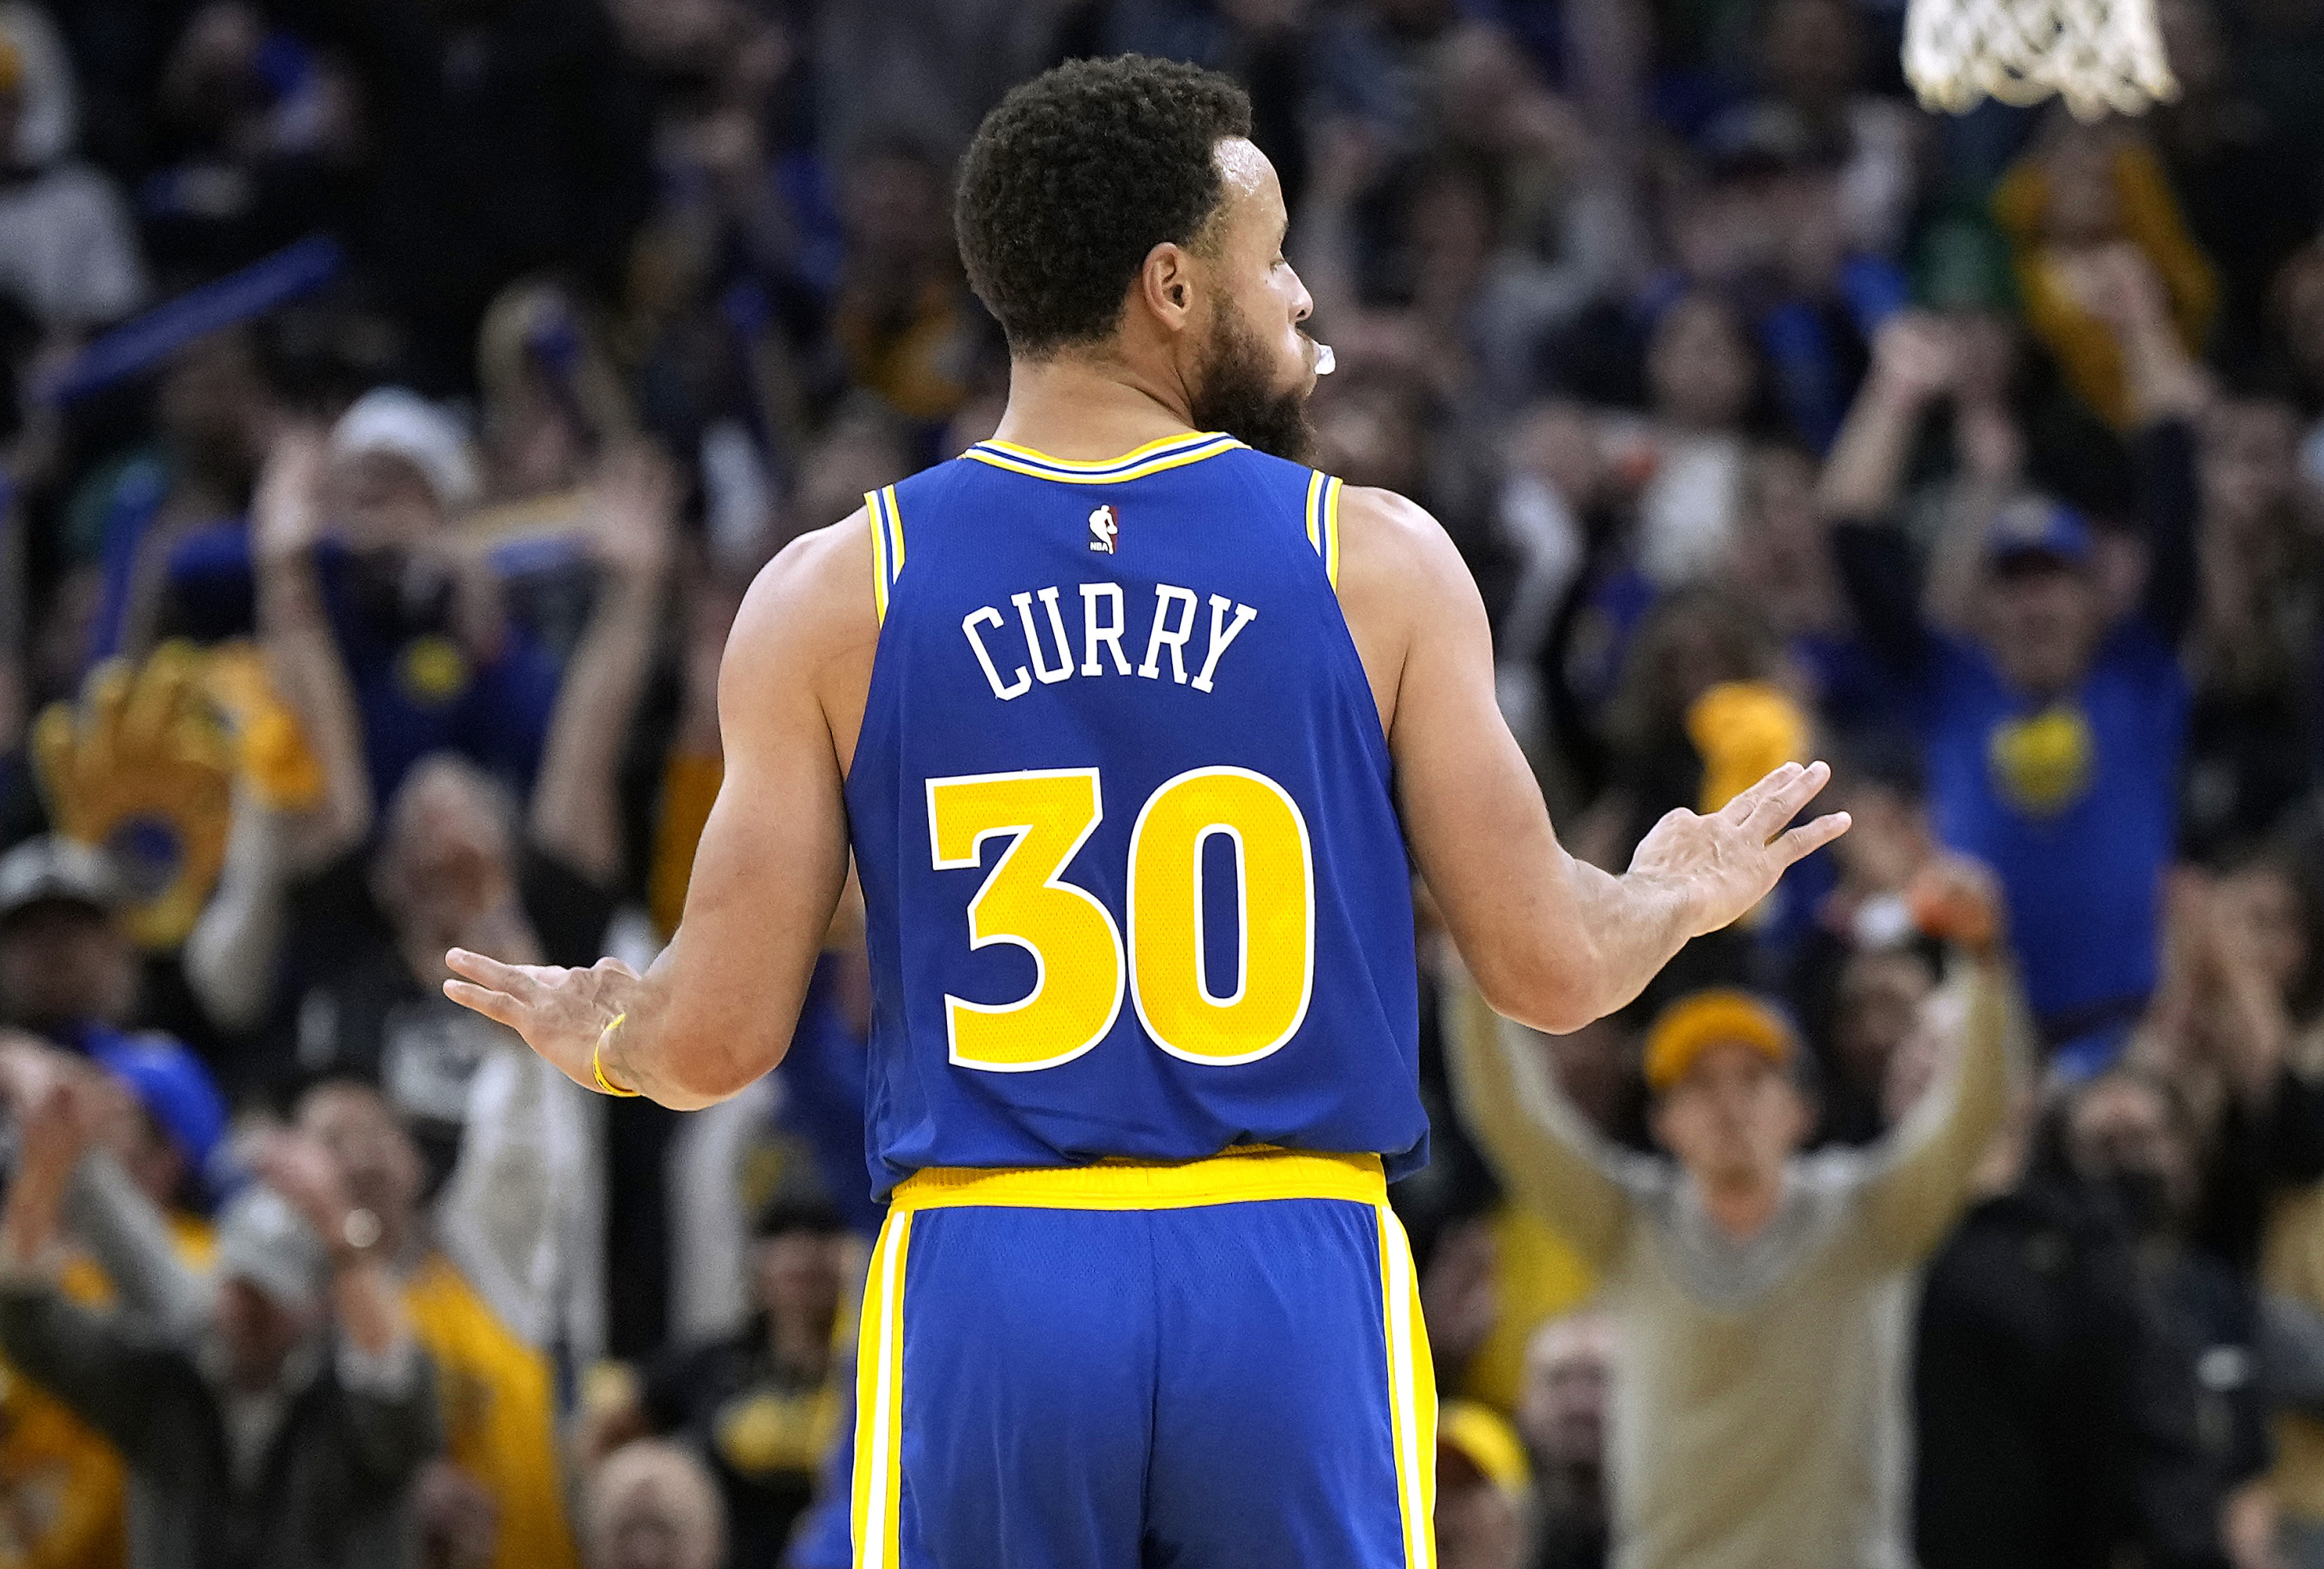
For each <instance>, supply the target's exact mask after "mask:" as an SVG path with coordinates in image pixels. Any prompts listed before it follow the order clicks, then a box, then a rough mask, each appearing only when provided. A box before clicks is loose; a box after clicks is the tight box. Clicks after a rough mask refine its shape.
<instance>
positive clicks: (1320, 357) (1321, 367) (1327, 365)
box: [1315, 343, 1333, 376]
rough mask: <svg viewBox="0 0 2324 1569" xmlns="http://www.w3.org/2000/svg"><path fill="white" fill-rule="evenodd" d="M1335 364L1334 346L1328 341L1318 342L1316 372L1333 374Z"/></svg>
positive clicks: (1318, 373) (1320, 374)
mask: <svg viewBox="0 0 2324 1569" xmlns="http://www.w3.org/2000/svg"><path fill="white" fill-rule="evenodd" d="M1332 365H1333V359H1332V346H1331V345H1330V344H1328V343H1319V344H1317V345H1316V346H1315V374H1317V375H1319V376H1328V375H1330V374H1332Z"/></svg>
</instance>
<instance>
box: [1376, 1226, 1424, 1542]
mask: <svg viewBox="0 0 2324 1569" xmlns="http://www.w3.org/2000/svg"><path fill="white" fill-rule="evenodd" d="M1377 1207H1378V1213H1379V1251H1380V1309H1381V1314H1382V1317H1383V1320H1384V1322H1385V1323H1386V1324H1387V1328H1388V1335H1387V1339H1388V1409H1389V1411H1390V1413H1391V1416H1392V1419H1393V1425H1394V1430H1395V1439H1396V1501H1397V1512H1398V1514H1399V1515H1400V1516H1401V1517H1402V1518H1403V1522H1404V1562H1405V1569H1435V1564H1436V1370H1435V1367H1434V1364H1433V1363H1432V1362H1431V1361H1429V1354H1428V1329H1427V1326H1426V1325H1425V1324H1423V1323H1422V1322H1421V1317H1420V1284H1419V1282H1418V1281H1417V1280H1416V1278H1414V1275H1413V1269H1412V1243H1411V1241H1409V1240H1408V1239H1407V1238H1406V1236H1405V1233H1404V1223H1403V1222H1402V1221H1399V1220H1397V1218H1396V1212H1395V1211H1394V1210H1392V1209H1390V1208H1389V1207H1388V1205H1387V1204H1385V1203H1382V1204H1379V1206H1377Z"/></svg>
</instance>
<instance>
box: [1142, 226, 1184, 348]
mask: <svg viewBox="0 0 2324 1569" xmlns="http://www.w3.org/2000/svg"><path fill="white" fill-rule="evenodd" d="M1193 261H1194V258H1193V257H1192V256H1190V255H1188V254H1187V253H1186V248H1185V246H1184V245H1178V244H1176V242H1175V241H1170V240H1165V241H1163V242H1162V243H1161V244H1160V245H1157V246H1155V247H1154V248H1153V249H1152V250H1150V251H1148V252H1147V253H1146V262H1145V264H1144V265H1143V266H1141V267H1139V270H1138V293H1139V299H1140V300H1142V301H1143V302H1144V304H1145V306H1146V309H1148V310H1149V311H1151V312H1152V313H1153V314H1154V317H1155V319H1156V320H1157V321H1159V322H1160V323H1161V324H1162V325H1163V326H1164V327H1165V328H1168V329H1170V330H1171V331H1174V332H1175V331H1177V330H1180V329H1181V328H1185V325H1186V324H1187V322H1188V320H1189V319H1190V318H1191V317H1192V315H1193V312H1194V267H1193V264H1192V263H1193Z"/></svg>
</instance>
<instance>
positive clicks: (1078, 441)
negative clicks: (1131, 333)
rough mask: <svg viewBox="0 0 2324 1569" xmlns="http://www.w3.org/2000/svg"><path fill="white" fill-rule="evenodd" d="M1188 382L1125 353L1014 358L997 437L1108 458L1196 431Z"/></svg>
mask: <svg viewBox="0 0 2324 1569" xmlns="http://www.w3.org/2000/svg"><path fill="white" fill-rule="evenodd" d="M1190 408H1191V400H1190V398H1189V396H1188V393H1187V390H1186V388H1185V386H1184V385H1183V384H1181V383H1179V381H1178V380H1177V379H1176V377H1175V376H1173V375H1171V374H1169V367H1168V366H1167V365H1165V366H1164V367H1162V370H1161V372H1160V373H1159V374H1157V373H1155V372H1150V371H1147V370H1144V369H1142V368H1140V367H1138V366H1135V365H1130V364H1128V363H1127V362H1126V361H1124V360H1123V359H1121V358H1120V357H1115V356H1106V357H1098V356H1094V355H1091V356H1084V355H1055V356H1053V357H1051V358H1048V359H1045V360H1022V359H1019V360H1012V361H1011V362H1010V366H1009V407H1008V409H1007V410H1006V411H1004V412H1003V413H1002V414H1001V427H1000V429H997V430H995V431H994V432H993V437H994V438H995V439H996V440H1001V441H1008V442H1013V443H1015V444H1016V445H1017V446H1019V447H1029V448H1033V450H1035V451H1036V452H1043V453H1047V455H1048V456H1050V457H1062V458H1066V459H1069V460H1071V461H1074V462H1077V463H1102V462H1103V461H1105V460H1106V459H1107V458H1110V457H1120V456H1121V455H1122V454H1123V453H1125V452H1129V451H1131V450H1132V449H1134V448H1139V447H1143V446H1144V445H1146V444H1147V443H1148V442H1149V441H1159V440H1163V439H1166V438H1169V437H1172V436H1180V435H1184V434H1185V432H1187V431H1189V430H1191V429H1194V420H1193V418H1192V415H1191V412H1190Z"/></svg>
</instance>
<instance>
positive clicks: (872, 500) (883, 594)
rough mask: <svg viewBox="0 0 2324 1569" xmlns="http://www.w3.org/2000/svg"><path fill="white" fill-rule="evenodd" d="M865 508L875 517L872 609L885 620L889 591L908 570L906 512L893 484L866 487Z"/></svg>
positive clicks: (873, 521) (883, 621)
mask: <svg viewBox="0 0 2324 1569" xmlns="http://www.w3.org/2000/svg"><path fill="white" fill-rule="evenodd" d="M863 508H864V511H865V512H868V513H870V514H871V609H872V612H873V614H874V615H875V616H876V617H877V619H878V620H879V621H881V623H885V622H886V621H887V619H888V591H889V590H890V588H891V587H893V586H894V585H895V582H896V579H897V577H899V576H900V575H901V574H902V572H903V570H904V514H903V512H901V511H900V510H899V508H898V507H897V505H896V487H895V486H894V485H889V486H887V487H886V488H884V489H881V490H867V491H865V492H864V493H863Z"/></svg>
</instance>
